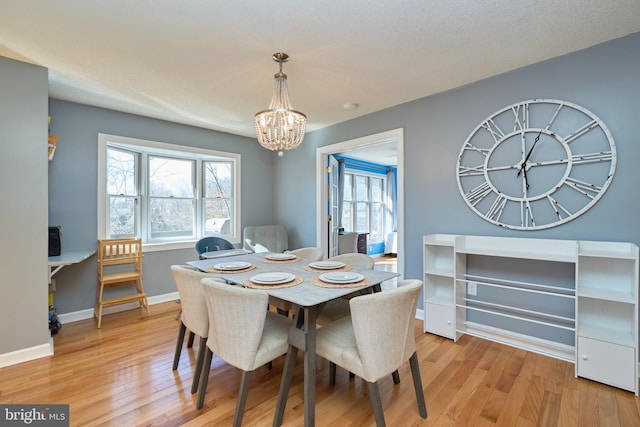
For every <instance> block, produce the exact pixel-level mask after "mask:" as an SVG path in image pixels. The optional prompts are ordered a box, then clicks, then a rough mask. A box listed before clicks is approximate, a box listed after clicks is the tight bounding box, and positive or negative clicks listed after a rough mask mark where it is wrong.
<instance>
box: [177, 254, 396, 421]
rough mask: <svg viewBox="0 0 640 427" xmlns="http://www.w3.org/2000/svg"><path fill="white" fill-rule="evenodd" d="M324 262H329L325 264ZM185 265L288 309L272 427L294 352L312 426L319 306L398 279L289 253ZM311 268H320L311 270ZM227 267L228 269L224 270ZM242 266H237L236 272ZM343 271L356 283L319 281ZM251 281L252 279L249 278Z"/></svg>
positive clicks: (284, 395)
mask: <svg viewBox="0 0 640 427" xmlns="http://www.w3.org/2000/svg"><path fill="white" fill-rule="evenodd" d="M328 261H330V260H328ZM187 264H189V265H191V266H193V267H195V268H197V269H199V270H201V271H205V272H209V273H215V274H217V275H218V276H220V277H222V278H223V279H224V280H226V281H227V282H229V283H233V284H236V285H243V286H248V287H251V288H257V289H263V290H264V291H266V292H267V293H268V294H269V296H270V297H273V298H276V299H278V300H281V301H284V302H287V303H290V304H291V305H292V307H293V312H294V321H293V325H292V327H291V330H290V331H289V337H288V340H289V349H288V352H287V356H286V358H285V365H284V368H283V380H282V382H281V386H280V390H279V392H278V400H277V403H276V412H275V416H274V421H273V425H274V426H279V425H281V424H282V420H283V417H284V409H285V405H286V401H287V397H288V393H289V384H290V380H291V375H292V373H293V368H294V365H295V360H296V354H297V351H298V350H300V351H302V352H303V354H304V357H303V360H304V362H303V363H304V366H303V370H304V385H303V392H304V425H305V426H314V425H315V396H316V373H315V371H316V320H317V318H318V314H319V313H320V312H321V311H322V309H323V308H324V305H325V304H326V303H328V302H329V301H331V300H334V299H337V298H342V297H345V296H347V295H350V294H353V293H356V292H360V293H367V292H378V291H380V285H381V283H382V282H384V281H386V280H390V279H393V278H395V277H398V276H399V275H400V274H398V273H395V272H390V271H382V270H370V269H357V268H352V267H351V266H349V265H343V266H340V267H339V268H335V269H329V268H327V267H328V266H329V267H330V262H329V263H327V261H322V262H320V264H318V263H317V262H315V263H314V262H309V261H308V260H304V259H301V258H298V257H295V256H294V257H292V256H291V255H286V253H285V254H280V253H271V252H261V253H251V254H234V255H229V256H223V257H219V258H210V259H203V260H196V261H189V262H187ZM314 266H318V267H322V268H314ZM227 267H228V268H227ZM239 267H243V268H239ZM339 272H342V273H347V274H346V275H344V277H345V278H348V276H352V277H355V276H357V278H358V279H359V280H358V281H353V282H348V279H345V281H342V280H340V281H333V280H332V281H331V283H329V282H325V281H324V280H321V276H322V277H326V278H327V279H325V280H329V279H328V278H329V277H336V278H337V277H339V276H330V275H329V274H328V273H334V274H335V273H339ZM278 275H282V276H283V277H285V276H286V278H291V277H293V279H292V280H291V281H289V282H287V283H282V284H272V283H271V282H269V281H267V282H265V281H262V280H259V281H260V282H262V283H255V282H254V281H253V280H258V278H260V277H262V278H266V277H267V276H271V277H277V276H278ZM252 278H253V280H252Z"/></svg>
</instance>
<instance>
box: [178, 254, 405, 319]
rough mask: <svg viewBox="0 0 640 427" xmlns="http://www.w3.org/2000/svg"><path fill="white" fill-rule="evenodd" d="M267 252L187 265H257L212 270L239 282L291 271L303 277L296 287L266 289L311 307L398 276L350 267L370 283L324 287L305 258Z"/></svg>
mask: <svg viewBox="0 0 640 427" xmlns="http://www.w3.org/2000/svg"><path fill="white" fill-rule="evenodd" d="M268 254H269V253H268V252H262V253H252V254H248V255H235V256H230V257H223V258H216V259H205V260H197V261H189V262H187V264H189V265H191V266H193V267H196V268H198V269H199V270H202V271H208V268H209V267H211V266H214V265H216V264H218V263H222V262H225V261H244V262H249V263H251V264H253V265H255V266H256V268H254V269H252V270H249V271H246V272H239V273H238V272H236V273H234V272H214V273H212V274H215V275H218V276H220V277H222V278H224V279H225V280H227V281H230V282H233V283H237V284H242V283H243V282H244V281H245V280H247V279H250V278H251V277H253V276H255V275H256V274H261V273H276V272H278V273H292V274H295V275H296V276H297V277H301V278H302V279H303V281H302V283H301V284H299V285H295V286H290V287H285V288H279V289H265V291H266V292H268V293H269V295H271V296H273V297H275V298H278V299H281V300H283V301H288V302H290V303H292V304H295V305H297V306H300V307H311V306H316V305H319V304H322V303H325V302H328V301H331V300H333V299H336V298H340V297H342V296H344V295H348V294H351V293H353V292H356V291H359V290H362V289H367V288H370V287H372V286H375V285H379V284H380V283H382V282H384V281H385V280H389V279H392V278H394V277H398V276H399V274H398V273H394V272H389V271H380V270H369V269H357V268H354V269H351V270H350V271H352V272H355V273H360V274H362V275H363V276H365V277H366V278H368V279H369V280H370V282H371V283H370V284H367V285H365V286H359V287H349V286H341V287H332V288H325V287H321V286H317V285H314V284H313V279H314V278H317V277H318V276H320V274H322V273H319V272H314V271H307V270H305V269H304V267H305V266H306V265H308V264H309V261H307V260H304V259H299V260H298V261H297V262H286V261H282V262H277V263H276V262H265V260H264V257H265V255H268Z"/></svg>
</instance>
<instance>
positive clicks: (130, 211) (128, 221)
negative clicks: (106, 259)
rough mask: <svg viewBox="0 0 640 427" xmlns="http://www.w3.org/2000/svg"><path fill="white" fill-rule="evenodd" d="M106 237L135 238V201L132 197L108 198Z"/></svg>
mask: <svg viewBox="0 0 640 427" xmlns="http://www.w3.org/2000/svg"><path fill="white" fill-rule="evenodd" d="M108 237H109V238H111V239H117V238H120V237H136V199H135V198H134V197H119V196H110V197H109V233H108Z"/></svg>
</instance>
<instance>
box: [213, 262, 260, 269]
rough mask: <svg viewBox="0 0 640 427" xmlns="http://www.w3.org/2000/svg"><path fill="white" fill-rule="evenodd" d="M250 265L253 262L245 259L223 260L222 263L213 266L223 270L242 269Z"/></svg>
mask: <svg viewBox="0 0 640 427" xmlns="http://www.w3.org/2000/svg"><path fill="white" fill-rule="evenodd" d="M248 267H251V263H250V262H244V261H230V262H221V263H220V264H216V265H214V266H213V268H215V269H216V270H222V271H233V270H242V269H244V268H248Z"/></svg>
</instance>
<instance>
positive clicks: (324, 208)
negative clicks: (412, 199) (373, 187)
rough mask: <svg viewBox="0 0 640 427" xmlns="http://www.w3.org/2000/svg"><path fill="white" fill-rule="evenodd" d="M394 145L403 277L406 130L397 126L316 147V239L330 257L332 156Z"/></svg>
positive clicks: (398, 248)
mask: <svg viewBox="0 0 640 427" xmlns="http://www.w3.org/2000/svg"><path fill="white" fill-rule="evenodd" d="M383 144H392V145H393V146H394V148H395V153H396V164H397V165H396V167H397V177H396V179H397V207H396V209H397V227H396V229H397V263H398V264H397V268H398V272H399V273H400V274H401V277H402V276H403V275H404V191H403V190H404V164H403V163H404V155H403V149H404V137H403V129H402V128H399V129H393V130H390V131H386V132H381V133H377V134H373V135H368V136H364V137H361V138H356V139H351V140H348V141H343V142H339V143H336V144H331V145H326V146H323V147H318V148H317V149H316V201H317V206H318V210H317V214H316V241H317V242H319V244H320V247H321V248H322V249H323V251H324V253H325V256H326V257H328V256H329V246H330V230H329V227H330V222H329V218H328V213H329V207H330V206H331V203H330V199H329V196H330V186H331V183H330V182H329V179H328V178H327V177H328V174H327V165H328V164H329V163H328V159H329V155H331V154H344V155H348V152H349V151H351V152H356V151H360V150H363V151H364V152H374V151H376V147H380V146H382V145H383Z"/></svg>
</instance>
